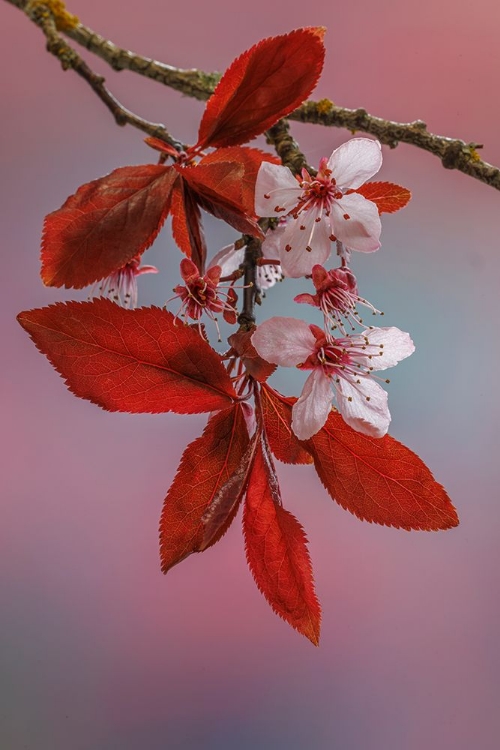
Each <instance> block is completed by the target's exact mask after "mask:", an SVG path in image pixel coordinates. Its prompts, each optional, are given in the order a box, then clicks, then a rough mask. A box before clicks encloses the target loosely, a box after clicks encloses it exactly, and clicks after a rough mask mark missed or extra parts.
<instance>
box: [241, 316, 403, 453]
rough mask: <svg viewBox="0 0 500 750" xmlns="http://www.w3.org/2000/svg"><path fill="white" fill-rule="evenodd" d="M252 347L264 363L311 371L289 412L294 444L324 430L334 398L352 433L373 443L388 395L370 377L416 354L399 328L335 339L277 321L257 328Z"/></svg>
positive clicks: (384, 419) (386, 415) (383, 423)
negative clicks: (355, 432)
mask: <svg viewBox="0 0 500 750" xmlns="http://www.w3.org/2000/svg"><path fill="white" fill-rule="evenodd" d="M252 343H253V345H254V347H255V348H256V350H257V352H258V353H259V354H260V356H261V357H263V358H264V359H265V360H267V361H268V362H271V363H273V364H276V365H281V366H283V367H294V366H295V367H298V368H299V369H301V370H312V372H311V374H310V375H309V377H308V378H307V380H306V382H305V384H304V388H303V390H302V394H301V395H300V397H299V399H298V401H297V402H296V403H295V404H294V406H293V410H292V429H293V431H294V433H295V434H296V435H297V437H298V438H299V440H308V439H309V438H310V437H312V436H313V435H314V434H315V433H316V432H318V430H320V429H321V428H322V427H323V426H324V424H325V422H326V420H327V419H328V414H329V413H330V408H331V403H332V399H333V398H334V397H335V400H336V403H337V406H338V409H339V411H340V413H341V414H342V416H343V418H344V420H345V421H346V422H347V424H348V425H350V426H351V427H352V428H353V429H355V430H357V431H358V432H362V433H363V434H364V435H370V436H371V437H376V438H379V437H382V436H383V435H385V434H386V432H387V430H388V428H389V423H390V421H391V415H390V412H389V408H388V406H387V393H386V392H385V391H384V389H383V388H382V387H381V386H380V385H379V384H378V383H377V382H376V379H379V378H377V376H376V375H373V372H374V371H376V370H385V369H386V368H387V367H393V366H394V365H396V364H397V363H398V362H400V361H401V360H402V359H405V357H409V356H410V354H412V352H413V351H414V350H415V347H414V345H413V341H412V340H411V338H410V336H409V334H407V333H405V332H404V331H400V330H399V328H370V329H368V330H367V331H366V333H364V334H358V335H356V336H348V337H344V338H334V337H333V336H329V335H326V334H325V332H324V331H323V330H322V329H321V328H319V327H318V326H315V325H308V324H307V323H306V322H305V321H302V320H296V319H295V318H281V317H275V318H270V320H266V321H265V322H264V323H261V325H260V326H258V328H257V330H256V331H255V333H254V334H253V336H252ZM386 382H388V381H386Z"/></svg>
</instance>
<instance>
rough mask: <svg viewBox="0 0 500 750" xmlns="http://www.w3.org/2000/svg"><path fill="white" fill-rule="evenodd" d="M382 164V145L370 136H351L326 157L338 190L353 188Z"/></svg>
mask: <svg viewBox="0 0 500 750" xmlns="http://www.w3.org/2000/svg"><path fill="white" fill-rule="evenodd" d="M381 166H382V147H381V145H380V143H379V142H378V141H373V140H372V139H371V138H351V140H350V141H347V143H343V144H342V146H339V147H338V148H336V149H335V151H334V152H333V154H332V155H331V156H330V158H329V159H328V168H329V169H331V170H332V177H333V178H334V179H335V181H336V183H337V185H338V187H339V189H340V190H347V189H348V188H352V189H353V190H355V189H356V188H358V187H359V186H360V185H362V184H363V183H364V182H366V181H367V180H369V179H370V177H373V175H374V174H376V173H377V172H378V170H379V169H380V167H381Z"/></svg>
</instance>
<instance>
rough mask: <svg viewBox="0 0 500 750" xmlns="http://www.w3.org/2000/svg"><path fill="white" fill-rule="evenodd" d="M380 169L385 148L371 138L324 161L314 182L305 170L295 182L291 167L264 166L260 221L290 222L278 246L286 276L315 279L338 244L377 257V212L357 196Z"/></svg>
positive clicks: (258, 198) (257, 191) (350, 144)
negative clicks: (314, 269) (278, 219)
mask: <svg viewBox="0 0 500 750" xmlns="http://www.w3.org/2000/svg"><path fill="white" fill-rule="evenodd" d="M381 164H382V152H381V146H380V143H379V142H378V141H373V140H371V139H369V138H352V139H351V140H350V141H347V143H344V144H342V146H339V148H337V149H336V150H335V151H334V152H333V153H332V155H331V156H330V158H329V159H327V158H326V157H324V158H323V159H321V161H320V164H319V170H318V174H317V175H316V177H312V176H311V175H310V174H309V172H307V170H305V169H304V170H302V175H301V179H299V178H295V177H294V176H293V174H292V173H291V171H290V170H289V169H288V167H282V166H279V165H277V164H272V163H271V162H263V163H262V164H261V166H260V169H259V173H258V175H257V181H256V186H255V211H256V213H257V214H258V215H259V216H280V217H283V216H287V217H288V221H287V224H286V229H285V231H284V233H283V236H282V238H281V243H280V259H281V266H282V268H283V273H284V274H285V276H292V277H295V278H297V277H299V276H307V275H309V274H310V273H311V270H312V267H313V266H314V265H315V264H317V263H318V264H322V263H324V262H325V261H326V260H327V258H328V256H329V255H330V252H331V243H332V242H333V241H335V240H337V239H338V240H340V241H341V242H342V243H344V245H346V247H348V248H349V249H351V250H359V251H360V252H365V253H369V252H373V251H374V250H378V248H379V247H380V241H379V237H380V231H381V225H380V217H379V212H378V209H377V206H376V205H375V203H373V202H372V201H369V200H367V199H366V198H364V197H363V196H362V195H360V194H359V193H356V192H353V191H355V190H356V189H357V188H359V187H360V186H361V185H363V183H364V182H366V180H368V179H370V177H372V176H373V175H374V174H376V172H378V170H379V169H380V166H381Z"/></svg>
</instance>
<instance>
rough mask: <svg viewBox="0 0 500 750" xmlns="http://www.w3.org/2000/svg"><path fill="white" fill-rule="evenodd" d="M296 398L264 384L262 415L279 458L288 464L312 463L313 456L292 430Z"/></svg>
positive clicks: (270, 440)
mask: <svg viewBox="0 0 500 750" xmlns="http://www.w3.org/2000/svg"><path fill="white" fill-rule="evenodd" d="M296 401H297V399H296V398H287V397H286V396H282V395H281V393H277V391H275V390H273V389H272V388H270V387H269V386H268V385H263V386H262V389H261V403H262V416H263V419H264V426H265V429H266V435H267V439H268V441H269V446H270V448H271V450H272V452H273V453H274V455H275V456H276V458H277V459H279V460H280V461H283V462H284V463H286V464H312V463H313V458H312V456H311V454H310V453H308V452H307V451H306V449H305V448H304V445H303V444H302V443H300V442H299V440H298V439H297V438H296V437H295V435H294V433H293V432H292V428H291V423H292V406H293V405H294V403H295V402H296Z"/></svg>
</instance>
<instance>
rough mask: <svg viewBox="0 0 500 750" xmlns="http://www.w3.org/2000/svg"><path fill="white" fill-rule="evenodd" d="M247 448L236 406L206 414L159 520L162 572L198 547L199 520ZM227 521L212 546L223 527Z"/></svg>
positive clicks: (202, 528)
mask: <svg viewBox="0 0 500 750" xmlns="http://www.w3.org/2000/svg"><path fill="white" fill-rule="evenodd" d="M247 446H248V431H247V428H246V424H245V418H244V416H243V413H242V410H241V407H240V406H239V405H236V406H234V407H232V408H231V409H225V410H224V411H221V412H218V413H217V414H214V415H213V416H212V417H210V419H209V421H208V424H207V426H206V428H205V430H204V432H203V435H201V437H199V438H197V439H196V440H195V441H194V442H192V443H191V444H190V445H188V447H187V448H186V450H185V451H184V453H183V455H182V459H181V462H180V465H179V468H178V470H177V474H176V476H175V479H174V481H173V483H172V486H171V487H170V489H169V491H168V494H167V497H166V498H165V503H164V505H163V510H162V514H161V519H160V556H161V569H162V571H163V572H164V573H166V572H167V571H168V570H169V569H170V568H171V567H172V566H173V565H176V564H177V563H178V562H180V561H181V560H184V559H185V558H186V557H187V556H188V555H190V554H191V553H192V552H200V551H201V549H202V542H203V535H204V531H205V525H204V523H203V521H202V518H203V515H204V513H205V511H206V510H207V508H209V507H210V505H211V503H212V502H213V500H214V498H215V497H216V496H217V494H218V492H219V491H220V488H221V487H222V486H224V485H225V484H226V483H227V481H228V479H229V478H230V477H231V476H232V475H233V474H234V473H235V472H236V471H238V469H239V467H240V465H241V462H242V458H243V456H244V454H245V451H246V449H247ZM234 515H235V513H233V515H232V516H231V517H230V518H229V519H227V522H226V524H225V525H224V526H222V527H221V528H220V529H219V533H218V534H217V535H216V536H214V538H213V539H212V541H211V543H210V544H207V545H206V546H207V547H208V546H211V545H212V544H215V542H216V541H218V540H219V539H220V538H221V536H222V535H223V534H224V533H225V531H227V529H228V527H229V524H230V523H231V521H232V520H233V518H234Z"/></svg>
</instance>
